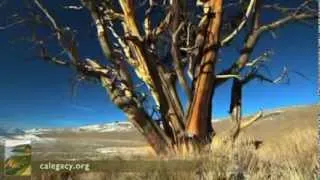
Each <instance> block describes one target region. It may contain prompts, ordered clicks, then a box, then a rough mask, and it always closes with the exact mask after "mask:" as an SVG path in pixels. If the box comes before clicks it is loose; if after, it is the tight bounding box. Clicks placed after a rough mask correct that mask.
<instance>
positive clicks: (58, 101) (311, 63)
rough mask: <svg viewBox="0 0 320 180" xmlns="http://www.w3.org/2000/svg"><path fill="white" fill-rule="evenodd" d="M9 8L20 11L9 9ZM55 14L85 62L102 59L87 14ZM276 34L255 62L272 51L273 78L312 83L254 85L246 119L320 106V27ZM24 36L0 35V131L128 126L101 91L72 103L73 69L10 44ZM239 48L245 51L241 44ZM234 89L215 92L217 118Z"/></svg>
mask: <svg viewBox="0 0 320 180" xmlns="http://www.w3.org/2000/svg"><path fill="white" fill-rule="evenodd" d="M52 2H53V1H52ZM10 8H19V7H15V6H14V5H11V6H9V8H8V9H10ZM10 12H11V13H12V9H11V11H9V10H8V11H4V12H1V14H0V17H1V19H0V22H1V23H2V22H5V19H4V18H3V17H5V16H2V14H4V15H8V14H10ZM54 13H55V14H56V15H58V17H60V18H61V14H62V15H63V14H64V13H69V14H68V16H65V17H64V18H62V19H61V20H62V21H63V22H64V21H65V22H72V23H71V27H74V28H77V29H78V34H81V35H79V36H78V39H79V49H80V51H81V55H82V56H83V57H94V58H97V59H103V56H102V54H101V51H100V49H99V46H98V42H97V41H96V39H95V36H94V34H95V31H94V29H92V28H91V26H90V23H89V20H90V17H89V16H87V15H88V14H87V13H81V12H66V11H64V10H56V11H54ZM59 15H60V16H59ZM75 17H76V19H77V20H76V21H74V18H75ZM79 19H81V21H80V20H79ZM1 23H0V24H1ZM276 33H277V35H278V36H277V39H273V38H272V36H271V35H270V34H268V33H267V34H265V35H264V36H263V38H262V39H261V40H260V43H259V45H258V46H257V48H256V50H255V53H254V55H253V57H255V56H257V55H259V54H260V53H262V52H263V51H264V50H265V49H271V48H272V49H274V52H275V54H274V55H273V56H272V58H271V59H270V61H268V62H267V65H268V67H269V68H270V70H271V74H272V76H273V77H275V76H276V75H278V74H279V73H281V71H282V68H283V66H285V65H286V66H287V67H288V68H289V70H293V71H299V72H300V73H302V74H304V75H305V76H306V77H308V80H307V79H305V78H303V77H301V76H298V75H297V74H294V73H291V74H290V84H289V85H287V84H282V85H272V84H267V83H260V82H256V81H255V82H252V83H250V84H249V85H247V86H246V87H245V88H244V91H243V94H244V97H243V98H244V99H243V104H244V114H252V113H254V112H256V111H258V110H259V109H272V108H277V107H284V106H291V105H304V104H314V103H316V102H317V100H318V98H317V95H316V91H317V64H318V63H317V59H318V58H317V28H316V26H314V27H313V28H312V27H308V26H304V25H289V26H286V27H285V28H282V29H280V30H277V31H276ZM22 34H27V32H26V31H24V28H23V27H16V28H12V29H10V30H9V31H0V49H1V67H0V82H1V85H0V127H2V126H3V127H19V128H33V127H72V126H80V125H85V124H96V123H105V122H110V121H115V120H120V121H121V120H126V117H125V116H124V114H123V113H122V112H121V111H120V110H119V109H117V108H116V107H115V106H114V105H113V104H112V103H110V100H109V99H108V97H107V95H106V93H105V91H104V89H103V88H101V87H100V86H98V85H95V84H91V83H88V82H83V83H80V85H79V88H78V90H77V93H76V96H75V97H72V96H71V81H72V79H73V78H74V77H75V76H74V73H73V72H72V71H71V70H70V69H65V68H59V67H56V66H53V65H52V64H48V63H46V62H43V61H40V60H38V59H37V58H36V57H35V53H36V51H35V49H33V48H32V46H31V45H30V44H28V43H24V42H16V43H15V44H10V43H9V42H8V41H12V40H15V39H16V37H18V36H19V35H22ZM236 44H238V47H241V38H239V39H238V40H237V41H236ZM237 55H238V52H237V50H236V49H235V48H227V49H225V50H223V52H222V60H223V61H222V63H221V64H219V65H218V69H220V70H221V68H223V67H228V64H230V63H231V62H233V61H234V60H235V58H236V57H237ZM218 71H219V70H218ZM230 86H231V84H230V82H229V83H227V84H225V85H224V86H222V87H220V88H218V89H217V91H216V93H215V97H214V101H213V102H214V106H213V108H214V109H213V113H214V114H213V117H214V118H221V117H225V116H227V115H228V114H227V111H228V107H229V98H230V97H229V94H230Z"/></svg>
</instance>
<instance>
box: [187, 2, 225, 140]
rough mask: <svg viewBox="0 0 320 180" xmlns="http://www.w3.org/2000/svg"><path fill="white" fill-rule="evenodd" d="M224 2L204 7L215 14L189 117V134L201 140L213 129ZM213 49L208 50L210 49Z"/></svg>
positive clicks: (208, 32) (209, 3) (210, 24)
mask: <svg viewBox="0 0 320 180" xmlns="http://www.w3.org/2000/svg"><path fill="white" fill-rule="evenodd" d="M222 5H223V0H210V1H208V2H207V3H206V4H205V5H204V6H205V7H206V6H207V7H208V6H209V7H210V11H211V13H214V14H213V17H212V19H210V22H209V26H208V29H207V32H206V33H207V39H206V46H205V48H204V53H205V54H204V55H203V56H202V59H201V66H200V73H199V76H198V78H197V80H196V86H195V90H194V98H193V101H192V104H191V109H190V111H189V115H188V123H187V132H188V133H189V134H192V135H194V136H196V137H198V138H200V140H203V139H205V138H206V137H208V135H209V133H210V131H211V130H212V127H211V109H212V107H211V106H212V103H211V101H212V96H213V90H214V89H213V83H214V66H215V62H216V59H217V50H218V47H217V44H218V40H219V34H220V27H221V21H222ZM210 47H211V48H213V49H211V50H208V48H210Z"/></svg>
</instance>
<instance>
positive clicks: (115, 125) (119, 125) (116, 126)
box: [77, 122, 133, 132]
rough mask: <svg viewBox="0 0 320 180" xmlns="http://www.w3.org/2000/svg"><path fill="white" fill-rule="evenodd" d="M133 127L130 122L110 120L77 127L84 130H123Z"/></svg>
mask: <svg viewBox="0 0 320 180" xmlns="http://www.w3.org/2000/svg"><path fill="white" fill-rule="evenodd" d="M132 129H133V124H131V123H130V122H112V123H106V124H95V125H87V126H81V127H79V128H77V130H79V131H85V132H114V131H118V132H123V131H130V130H132Z"/></svg>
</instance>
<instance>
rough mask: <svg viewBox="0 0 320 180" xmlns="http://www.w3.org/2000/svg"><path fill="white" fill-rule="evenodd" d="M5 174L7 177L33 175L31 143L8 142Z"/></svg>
mask: <svg viewBox="0 0 320 180" xmlns="http://www.w3.org/2000/svg"><path fill="white" fill-rule="evenodd" d="M4 173H5V175H6V176H30V175H31V141H30V140H6V141H5V159H4Z"/></svg>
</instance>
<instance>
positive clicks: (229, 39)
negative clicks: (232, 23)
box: [220, 0, 256, 46]
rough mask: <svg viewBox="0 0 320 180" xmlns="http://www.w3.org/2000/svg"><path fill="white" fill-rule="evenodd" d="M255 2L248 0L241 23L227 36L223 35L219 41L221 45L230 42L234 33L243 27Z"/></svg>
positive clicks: (234, 35)
mask: <svg viewBox="0 0 320 180" xmlns="http://www.w3.org/2000/svg"><path fill="white" fill-rule="evenodd" d="M255 3H256V0H251V1H250V4H249V5H248V8H247V11H246V13H245V15H244V17H243V18H242V21H241V23H240V24H239V26H238V27H237V28H236V29H234V31H233V32H232V33H231V34H229V35H228V36H227V37H225V38H224V39H223V40H222V41H221V42H220V45H221V46H224V45H226V44H228V43H230V42H231V41H232V40H233V39H234V38H235V37H236V35H237V34H238V33H239V32H240V31H241V30H242V28H243V27H245V25H246V23H247V20H248V19H249V16H250V15H251V14H252V12H253V11H254V4H255Z"/></svg>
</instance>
